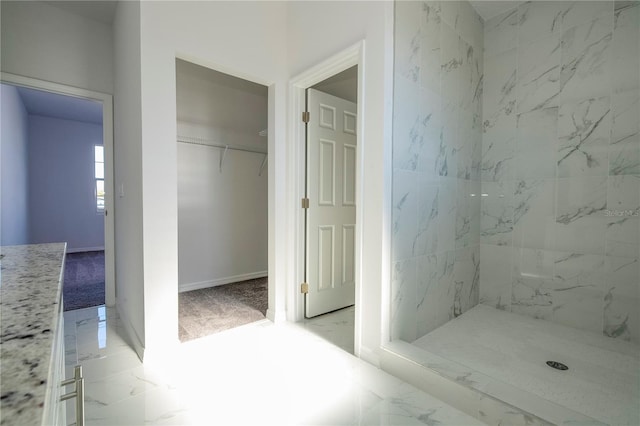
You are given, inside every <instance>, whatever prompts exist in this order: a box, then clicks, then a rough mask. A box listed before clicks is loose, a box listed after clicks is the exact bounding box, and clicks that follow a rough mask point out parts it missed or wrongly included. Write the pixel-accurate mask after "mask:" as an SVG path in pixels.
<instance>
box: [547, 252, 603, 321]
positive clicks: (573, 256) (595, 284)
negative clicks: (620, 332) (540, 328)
mask: <svg viewBox="0 0 640 426" xmlns="http://www.w3.org/2000/svg"><path fill="white" fill-rule="evenodd" d="M604 271H605V259H604V255H602V254H598V255H595V254H579V253H568V252H556V253H555V278H556V281H557V282H556V287H555V289H554V291H553V318H552V320H553V321H554V322H557V323H559V324H564V325H568V326H571V327H575V328H579V329H582V330H589V331H593V332H594V333H599V332H600V330H602V324H603V323H602V315H601V312H603V309H604V283H605V273H604Z"/></svg>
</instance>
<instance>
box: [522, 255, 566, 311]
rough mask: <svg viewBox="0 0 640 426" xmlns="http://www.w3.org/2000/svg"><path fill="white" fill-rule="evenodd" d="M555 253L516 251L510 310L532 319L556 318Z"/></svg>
mask: <svg viewBox="0 0 640 426" xmlns="http://www.w3.org/2000/svg"><path fill="white" fill-rule="evenodd" d="M554 260H555V259H554V253H553V252H552V251H548V250H534V249H527V248H523V249H515V251H514V257H513V273H512V280H513V284H512V290H511V311H512V312H514V313H517V314H523V315H527V316H530V317H533V318H540V319H551V318H552V316H553V289H554V288H555V287H556V280H555V278H554Z"/></svg>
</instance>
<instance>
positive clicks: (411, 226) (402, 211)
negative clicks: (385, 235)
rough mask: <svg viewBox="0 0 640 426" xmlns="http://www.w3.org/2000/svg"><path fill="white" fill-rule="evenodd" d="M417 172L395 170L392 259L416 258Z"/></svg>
mask: <svg viewBox="0 0 640 426" xmlns="http://www.w3.org/2000/svg"><path fill="white" fill-rule="evenodd" d="M417 176H418V174H416V173H415V172H407V171H404V170H394V172H393V194H392V196H391V199H392V204H393V212H392V220H393V229H392V232H393V234H392V258H393V259H394V260H403V259H408V258H411V257H413V256H414V254H413V244H414V241H415V236H416V234H417V231H418V193H417V188H416V178H417Z"/></svg>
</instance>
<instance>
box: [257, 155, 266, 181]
mask: <svg viewBox="0 0 640 426" xmlns="http://www.w3.org/2000/svg"><path fill="white" fill-rule="evenodd" d="M265 164H267V154H265V155H264V158H263V159H262V164H260V171H259V172H258V176H262V171H263V170H264V165H265Z"/></svg>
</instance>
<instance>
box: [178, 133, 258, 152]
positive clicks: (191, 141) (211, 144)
mask: <svg viewBox="0 0 640 426" xmlns="http://www.w3.org/2000/svg"><path fill="white" fill-rule="evenodd" d="M177 140H178V142H179V143H188V144H191V145H202V146H209V147H211V148H222V149H225V148H226V149H233V150H235V151H244V152H253V153H256V154H265V155H266V154H267V152H266V151H261V150H259V149H253V148H245V147H239V146H233V145H224V144H221V143H216V142H209V141H207V140H205V139H195V138H187V137H184V136H178V138H177Z"/></svg>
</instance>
